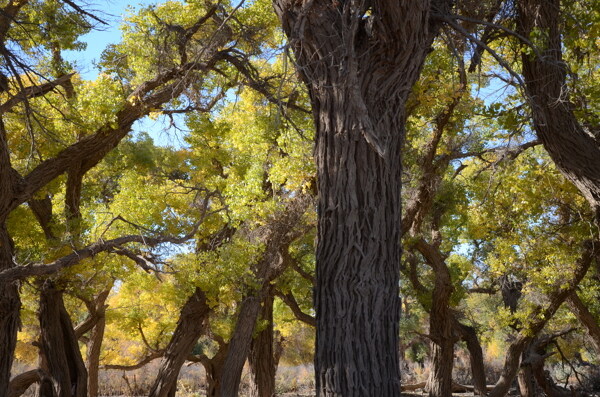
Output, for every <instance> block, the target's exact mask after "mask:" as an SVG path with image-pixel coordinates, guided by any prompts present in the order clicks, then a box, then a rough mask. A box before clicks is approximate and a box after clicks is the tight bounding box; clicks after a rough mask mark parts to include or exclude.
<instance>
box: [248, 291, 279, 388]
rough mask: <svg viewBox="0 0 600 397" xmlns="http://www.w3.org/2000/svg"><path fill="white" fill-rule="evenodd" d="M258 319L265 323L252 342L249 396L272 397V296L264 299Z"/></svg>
mask: <svg viewBox="0 0 600 397" xmlns="http://www.w3.org/2000/svg"><path fill="white" fill-rule="evenodd" d="M260 319H261V320H262V321H263V322H266V327H265V328H264V329H263V330H261V331H260V332H259V333H258V335H256V337H255V338H254V340H253V341H252V346H251V348H250V355H249V356H248V363H249V364H250V396H252V397H272V396H273V395H274V394H275V371H276V369H277V364H275V356H274V352H273V295H272V294H269V295H267V297H266V298H265V299H264V302H263V306H262V308H261V313H260Z"/></svg>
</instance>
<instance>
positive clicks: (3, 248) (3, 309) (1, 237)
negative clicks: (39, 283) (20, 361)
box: [0, 181, 21, 395]
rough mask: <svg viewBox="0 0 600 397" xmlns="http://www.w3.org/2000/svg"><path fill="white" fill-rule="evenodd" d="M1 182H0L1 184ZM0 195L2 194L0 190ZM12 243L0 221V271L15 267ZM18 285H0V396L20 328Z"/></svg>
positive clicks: (5, 391) (3, 391)
mask: <svg viewBox="0 0 600 397" xmlns="http://www.w3.org/2000/svg"><path fill="white" fill-rule="evenodd" d="M2 182H3V181H0V184H2ZM0 194H4V192H3V190H0ZM13 257H14V247H13V242H12V240H11V238H10V236H9V234H8V230H7V229H6V224H5V223H4V221H3V220H2V219H0V271H2V270H5V269H10V268H12V267H14V266H15V264H14V262H13ZM20 309H21V299H20V298H19V291H18V284H17V283H16V282H11V283H0V395H6V394H8V385H9V381H10V370H11V368H12V362H13V357H14V352H15V347H16V345H17V331H18V329H19V326H20V320H19V311H20Z"/></svg>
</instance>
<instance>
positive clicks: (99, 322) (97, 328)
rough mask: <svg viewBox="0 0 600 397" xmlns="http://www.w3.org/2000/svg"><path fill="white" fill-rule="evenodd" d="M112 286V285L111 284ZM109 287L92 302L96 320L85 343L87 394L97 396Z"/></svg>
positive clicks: (92, 396) (90, 396) (91, 396)
mask: <svg viewBox="0 0 600 397" xmlns="http://www.w3.org/2000/svg"><path fill="white" fill-rule="evenodd" d="M111 287H112V286H111ZM110 290H111V288H107V289H105V290H104V291H102V292H101V293H100V294H99V295H98V297H97V298H96V299H95V301H94V302H93V303H94V304H95V306H96V309H95V313H93V315H94V316H96V322H95V325H94V327H93V328H92V329H91V332H90V336H89V340H88V343H87V354H86V361H87V370H88V396H89V397H98V373H99V368H100V352H101V349H102V341H103V340H104V329H105V328H106V306H105V303H106V299H107V298H108V294H109V293H110Z"/></svg>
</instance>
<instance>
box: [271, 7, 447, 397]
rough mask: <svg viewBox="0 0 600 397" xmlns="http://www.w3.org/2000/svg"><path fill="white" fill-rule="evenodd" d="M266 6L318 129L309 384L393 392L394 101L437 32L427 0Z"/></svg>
mask: <svg viewBox="0 0 600 397" xmlns="http://www.w3.org/2000/svg"><path fill="white" fill-rule="evenodd" d="M434 3H436V4H435V5H436V6H438V7H440V8H444V4H445V3H446V2H445V1H434ZM274 6H275V10H276V12H277V14H278V16H279V19H280V20H281V23H282V25H283V29H284V31H285V32H286V34H287V36H288V38H289V41H290V45H291V47H292V49H293V50H294V53H295V56H296V63H297V66H298V71H299V72H300V74H301V76H302V78H303V80H304V82H305V83H306V85H307V87H308V91H309V94H310V98H311V102H312V109H313V115H314V120H315V125H316V132H317V135H316V151H315V155H316V162H317V170H318V178H319V184H318V186H319V204H318V218H319V219H318V245H317V256H316V258H317V259H316V262H317V263H316V266H317V269H316V275H317V277H316V287H315V308H316V312H317V346H316V354H315V372H316V388H317V394H318V395H319V396H344V397H352V396H381V397H385V396H398V395H400V374H399V361H398V321H399V289H398V284H399V263H400V220H401V208H400V202H401V196H400V185H401V159H400V149H401V146H402V140H403V138H404V122H405V116H404V105H405V101H406V98H407V96H408V93H409V91H410V89H411V88H412V86H413V84H414V82H415V81H416V80H417V78H418V76H419V74H420V70H421V67H422V64H423V61H424V59H425V56H426V55H427V53H428V51H429V48H430V44H431V42H432V40H433V36H434V34H435V31H436V29H435V26H433V25H432V24H431V23H430V20H429V8H430V6H431V4H430V2H429V1H386V0H383V1H382V0H375V1H373V2H363V1H342V2H338V1H306V2H297V1H293V0H274Z"/></svg>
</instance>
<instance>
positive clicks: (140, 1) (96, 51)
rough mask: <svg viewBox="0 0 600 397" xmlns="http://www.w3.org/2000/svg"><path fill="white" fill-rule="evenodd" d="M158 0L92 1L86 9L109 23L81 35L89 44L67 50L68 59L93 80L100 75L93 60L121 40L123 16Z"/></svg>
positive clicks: (86, 76)
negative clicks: (76, 49) (73, 49)
mask: <svg viewBox="0 0 600 397" xmlns="http://www.w3.org/2000/svg"><path fill="white" fill-rule="evenodd" d="M157 2H159V1H157V0H136V1H119V0H106V1H90V2H89V3H88V4H89V5H88V6H85V7H84V8H85V10H87V11H89V12H91V13H93V14H94V15H96V16H98V17H99V18H100V19H102V20H104V21H106V22H107V23H108V25H100V24H98V26H97V29H94V30H92V31H91V32H90V33H88V34H86V35H83V36H81V37H80V39H79V40H80V41H82V42H84V43H86V44H87V47H86V49H85V50H83V51H66V52H65V54H64V56H65V58H66V59H68V60H70V61H72V62H75V63H76V66H77V67H78V71H79V72H80V73H81V75H82V77H83V78H85V79H88V80H93V79H95V78H96V76H97V75H98V71H97V70H96V68H95V67H94V63H93V62H97V61H98V60H99V59H100V55H101V54H102V51H104V49H105V48H106V46H108V45H109V44H116V43H118V42H119V41H120V40H121V31H120V30H119V26H120V25H121V24H122V23H123V17H124V16H125V15H126V14H127V13H128V12H130V11H132V10H136V9H139V8H140V7H143V6H147V5H149V4H155V3H157Z"/></svg>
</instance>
